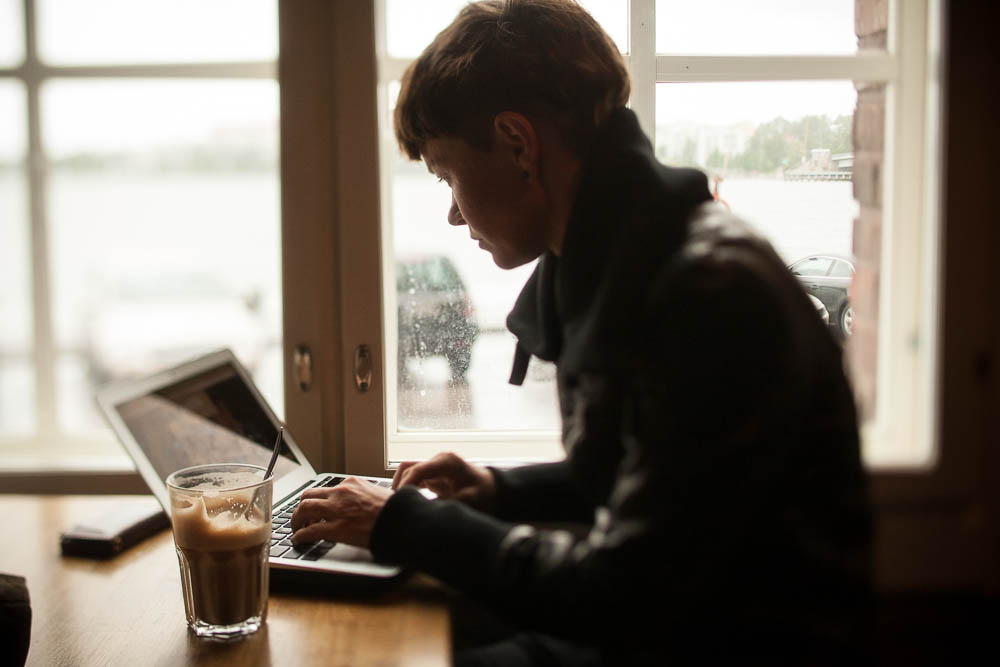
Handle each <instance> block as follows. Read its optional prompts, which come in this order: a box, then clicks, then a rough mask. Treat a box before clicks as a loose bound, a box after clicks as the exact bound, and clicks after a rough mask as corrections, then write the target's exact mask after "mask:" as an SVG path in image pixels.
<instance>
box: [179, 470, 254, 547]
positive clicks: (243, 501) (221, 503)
mask: <svg viewBox="0 0 1000 667" xmlns="http://www.w3.org/2000/svg"><path fill="white" fill-rule="evenodd" d="M259 479H260V478H259V477H254V476H252V475H251V476H250V481H249V483H250V484H253V483H255V482H257V481H259ZM233 486H242V484H233ZM195 488H198V487H195ZM252 497H253V489H243V490H240V491H225V490H218V489H217V488H212V489H211V490H208V491H207V492H206V493H204V494H202V495H195V494H192V495H190V496H184V497H181V498H177V497H175V498H174V499H173V503H172V505H171V515H172V516H171V519H172V521H173V525H174V541H175V542H176V543H177V546H179V547H181V548H184V549H198V550H199V551H224V550H233V549H243V548H247V547H251V546H253V545H256V544H261V543H263V542H266V541H267V540H268V538H269V537H270V531H271V522H270V517H268V516H265V515H263V514H262V513H261V511H260V508H259V507H257V506H254V507H253V508H252V509H251V510H250V512H248V513H246V512H245V510H246V508H247V506H248V505H249V504H250V502H251V499H252Z"/></svg>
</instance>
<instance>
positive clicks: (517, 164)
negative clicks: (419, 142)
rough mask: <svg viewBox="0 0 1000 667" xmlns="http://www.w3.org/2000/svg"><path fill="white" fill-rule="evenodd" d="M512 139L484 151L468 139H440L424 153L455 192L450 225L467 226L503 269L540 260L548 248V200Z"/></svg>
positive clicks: (430, 166)
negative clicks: (545, 202)
mask: <svg viewBox="0 0 1000 667" xmlns="http://www.w3.org/2000/svg"><path fill="white" fill-rule="evenodd" d="M508 139H509V137H507V138H500V139H499V140H497V139H496V138H495V139H494V141H493V146H492V147H491V148H490V150H488V151H483V150H479V149H477V148H474V147H472V146H471V145H470V144H469V143H468V142H466V141H465V140H463V139H456V138H435V139H430V140H428V141H427V143H426V145H425V147H424V151H423V158H424V162H426V164H427V168H428V170H429V171H430V172H431V173H433V174H435V175H436V176H437V177H438V178H439V179H440V180H442V181H444V182H445V183H447V184H448V186H449V187H450V188H451V210H450V211H449V212H448V222H449V223H450V224H452V225H468V227H469V235H470V236H471V237H472V240H474V241H478V242H479V247H480V248H482V249H483V250H486V251H488V252H489V253H490V254H492V255H493V261H494V262H495V263H496V265H497V266H499V267H500V268H503V269H512V268H514V267H517V266H521V265H522V264H526V263H528V262H530V261H532V260H533V259H536V258H537V257H538V256H539V255H541V254H542V253H543V252H545V250H546V248H547V245H548V230H547V221H546V216H545V206H544V197H543V196H541V195H542V193H541V192H540V190H539V188H538V186H537V179H533V178H531V176H530V174H529V172H528V171H527V170H526V169H525V168H524V166H523V164H522V163H523V156H522V154H521V153H520V152H519V151H518V149H517V148H516V146H514V145H512V144H511V142H510V141H508ZM533 181H534V182H533Z"/></svg>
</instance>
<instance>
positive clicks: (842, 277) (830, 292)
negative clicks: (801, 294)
mask: <svg viewBox="0 0 1000 667" xmlns="http://www.w3.org/2000/svg"><path fill="white" fill-rule="evenodd" d="M788 269H789V271H791V272H792V275H793V276H795V277H796V278H797V279H798V281H799V282H800V283H802V286H803V287H804V288H805V290H806V292H808V293H809V294H811V295H812V296H814V297H816V298H817V299H819V300H820V301H822V302H823V305H824V306H826V310H827V312H829V313H830V326H832V327H834V328H835V329H836V330H837V333H838V334H840V336H841V338H847V337H848V336H850V335H851V330H852V329H853V327H854V309H853V308H852V307H851V303H850V301H849V300H848V298H847V290H848V288H849V287H850V286H851V281H852V280H853V279H854V258H853V257H849V256H847V255H835V254H817V255H809V256H808V257H803V258H802V259H800V260H798V261H797V262H795V263H793V264H792V265H791V266H790V267H788Z"/></svg>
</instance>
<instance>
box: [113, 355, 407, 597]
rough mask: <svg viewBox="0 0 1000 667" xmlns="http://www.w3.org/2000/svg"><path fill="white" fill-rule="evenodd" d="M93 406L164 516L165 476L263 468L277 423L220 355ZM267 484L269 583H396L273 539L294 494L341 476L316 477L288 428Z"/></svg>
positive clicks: (379, 569)
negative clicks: (204, 468) (207, 467)
mask: <svg viewBox="0 0 1000 667" xmlns="http://www.w3.org/2000/svg"><path fill="white" fill-rule="evenodd" d="M97 403H98V405H99V406H100V409H101V412H102V413H103V414H104V416H105V418H106V419H107V420H108V423H109V424H110V425H111V428H112V429H113V430H114V432H115V434H116V435H117V436H118V438H119V440H120V441H121V443H122V445H123V446H124V447H125V450H126V451H127V452H128V453H129V455H130V456H131V457H132V460H133V461H134V462H135V466H136V469H137V470H138V471H139V474H140V475H142V478H143V480H144V481H145V482H146V484H147V485H148V486H149V489H150V491H152V492H153V495H154V496H156V498H157V500H159V501H160V505H161V506H162V507H163V509H164V511H165V512H166V513H167V514H168V515H169V514H170V502H169V500H168V497H167V487H166V483H165V480H166V478H167V475H169V474H170V473H172V472H174V471H175V470H179V469H181V468H186V467H188V466H193V465H200V464H203V463H222V462H227V463H229V462H235V463H252V464H256V465H260V466H261V467H266V466H267V464H268V461H269V459H270V457H271V452H272V447H273V445H274V441H275V439H276V437H277V434H278V426H279V423H280V422H279V420H278V418H277V417H276V416H275V415H274V412H273V411H272V410H271V408H270V406H269V405H268V404H267V402H266V401H265V400H264V397H263V396H262V395H261V393H260V391H259V390H258V389H257V387H256V386H255V385H254V383H253V380H252V379H251V378H250V374H249V373H248V372H247V370H246V369H245V368H244V367H243V365H242V364H241V363H240V362H239V360H237V358H236V356H235V355H234V354H233V353H232V352H231V351H230V350H228V349H225V350H219V351H217V352H213V353H211V354H207V355H205V356H202V357H199V358H197V359H194V360H192V361H189V362H186V363H183V364H180V365H178V366H175V367H173V368H170V369H168V370H164V371H162V372H160V373H156V374H155V375H151V376H148V377H144V378H140V379H136V380H125V381H121V382H115V383H112V384H110V385H107V386H105V387H103V388H101V389H100V390H99V391H98V392H97ZM274 476H275V480H274V495H273V498H274V505H273V515H274V521H273V524H274V526H275V532H274V537H275V538H276V539H275V540H273V541H272V548H271V557H270V564H271V571H272V578H273V577H274V575H279V577H280V576H282V575H287V576H286V577H285V578H286V579H288V580H295V581H301V582H306V581H312V579H313V578H315V579H316V581H317V582H320V581H322V580H329V581H334V580H337V581H344V580H352V582H351V583H356V584H359V585H362V586H363V585H365V583H366V582H371V583H373V584H375V583H379V582H383V583H387V582H389V581H392V580H395V579H397V578H399V577H401V576H402V575H403V572H402V570H401V568H399V567H396V566H392V565H385V564H381V563H375V562H373V560H372V557H371V553H370V552H369V551H368V550H366V549H360V548H357V547H353V546H350V545H346V544H331V543H329V542H319V543H317V544H316V545H313V546H312V547H310V548H308V549H303V550H298V549H294V548H292V546H291V544H290V542H289V540H288V537H287V533H279V532H278V531H280V530H283V529H282V528H281V523H282V520H283V519H287V518H288V517H290V516H291V511H292V509H293V508H294V504H295V503H297V502H298V497H299V494H301V493H302V491H304V490H305V489H308V488H311V487H316V486H324V485H325V486H333V485H335V484H337V483H339V481H341V480H343V479H344V478H345V477H346V475H343V474H335V473H317V472H316V471H315V470H314V469H313V467H312V466H311V465H310V464H309V461H308V460H307V459H306V457H305V455H304V454H303V453H302V451H301V450H300V449H299V447H298V445H297V444H296V443H295V439H294V437H293V436H292V434H291V433H289V431H288V429H285V434H284V446H283V448H282V449H281V453H280V455H279V456H278V460H277V462H276V464H275V468H274ZM361 479H367V480H369V481H370V482H371V483H373V484H380V485H382V486H386V487H388V486H390V485H391V482H392V480H391V479H388V478H382V477H361ZM285 530H287V528H286V529H285Z"/></svg>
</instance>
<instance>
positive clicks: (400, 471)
mask: <svg viewBox="0 0 1000 667" xmlns="http://www.w3.org/2000/svg"><path fill="white" fill-rule="evenodd" d="M417 463H418V462H417V461H403V462H402V463H400V464H399V467H398V468H396V474H394V475H393V476H392V488H393V489H398V488H399V487H400V486H402V484H400V480H402V479H403V476H404V475H405V474H406V471H407V470H409V469H410V468H412V467H413V466H415V465H417Z"/></svg>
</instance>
